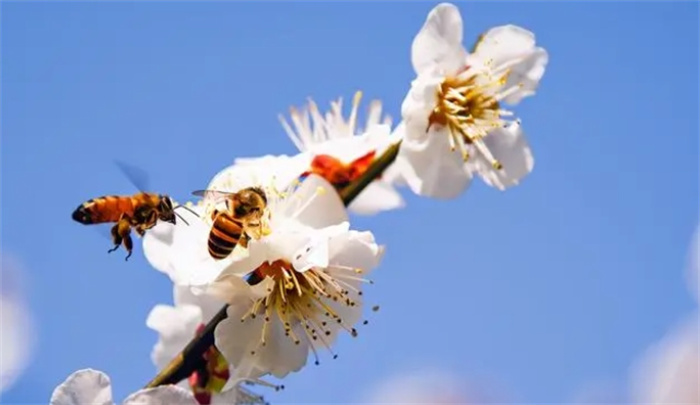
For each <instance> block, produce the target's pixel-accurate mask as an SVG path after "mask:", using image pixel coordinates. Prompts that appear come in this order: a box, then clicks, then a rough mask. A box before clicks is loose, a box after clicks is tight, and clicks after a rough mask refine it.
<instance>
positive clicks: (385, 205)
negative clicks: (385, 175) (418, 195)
mask: <svg viewBox="0 0 700 405" xmlns="http://www.w3.org/2000/svg"><path fill="white" fill-rule="evenodd" d="M405 205H406V204H405V203H404V200H403V198H402V197H401V194H400V193H399V192H398V191H396V189H394V187H392V185H391V184H389V183H387V182H385V181H382V180H377V181H374V182H372V183H371V184H370V185H369V186H367V188H365V189H364V190H363V191H362V192H361V193H360V195H358V196H357V197H356V198H355V200H354V201H353V202H352V203H351V204H350V206H349V207H348V209H349V210H350V211H352V212H354V213H355V214H360V215H373V214H376V213H378V212H381V211H390V210H395V209H398V208H403V207H404V206H405Z"/></svg>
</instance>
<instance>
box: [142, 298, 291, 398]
mask: <svg viewBox="0 0 700 405" xmlns="http://www.w3.org/2000/svg"><path fill="white" fill-rule="evenodd" d="M173 296H174V299H173V301H174V306H170V305H163V304H159V305H156V306H155V307H154V308H153V309H152V310H151V313H150V314H149V315H148V319H147V320H146V325H147V326H148V327H149V328H151V329H153V330H155V331H156V332H158V334H159V340H158V343H156V345H155V346H154V348H153V351H152V353H151V359H152V360H153V362H154V363H155V365H156V367H157V368H158V370H159V371H160V370H162V369H163V368H164V367H165V366H167V365H168V363H169V362H170V361H171V360H172V359H173V358H175V356H177V355H178V353H179V352H180V351H181V350H182V349H183V348H184V347H185V346H186V345H187V344H188V343H189V342H190V340H191V339H192V338H193V337H194V336H195V335H196V334H198V333H201V330H202V328H203V327H204V324H205V322H207V321H208V320H209V319H211V318H212V317H213V316H214V315H215V314H216V312H218V311H219V310H220V309H221V307H222V306H223V305H224V303H223V302H221V301H219V300H217V299H216V298H215V297H211V296H208V295H195V294H192V292H191V291H190V289H189V288H188V287H185V286H178V285H175V286H174V288H173ZM204 358H205V360H206V362H205V364H206V366H205V367H204V368H203V369H201V370H197V371H195V372H194V373H192V375H191V376H190V378H189V379H187V380H183V381H181V382H180V384H179V385H180V386H182V387H183V388H184V387H189V388H190V389H191V390H192V392H193V394H194V396H195V398H196V399H197V401H198V402H199V404H200V405H207V404H212V403H217V401H220V400H222V398H229V399H230V398H231V397H232V395H238V397H239V398H248V399H249V402H250V401H251V400H252V399H254V398H257V399H259V402H261V403H262V402H263V400H262V396H260V395H257V394H254V393H252V392H251V391H249V390H247V389H245V388H244V387H242V385H241V384H240V383H242V382H245V383H248V384H259V385H265V386H268V387H272V388H276V389H279V388H280V387H276V386H274V385H272V384H270V383H268V382H266V381H263V380H259V379H254V380H249V379H248V378H247V376H245V375H240V374H239V373H237V372H236V370H235V369H233V368H231V367H230V365H229V364H228V362H227V361H226V359H225V358H224V357H223V355H222V354H221V353H220V352H219V351H218V350H217V349H216V347H214V346H212V347H211V348H210V349H209V350H208V351H207V352H206V353H205V354H204ZM232 386H233V388H232ZM229 389H230V390H233V391H235V393H234V394H231V393H229V392H228V391H229ZM222 391H223V392H222Z"/></svg>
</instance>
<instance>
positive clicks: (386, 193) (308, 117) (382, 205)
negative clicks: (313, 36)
mask: <svg viewBox="0 0 700 405" xmlns="http://www.w3.org/2000/svg"><path fill="white" fill-rule="evenodd" d="M361 97H362V93H360V92H357V93H356V94H355V97H354V98H353V103H352V109H351V111H350V115H349V117H348V118H347V119H346V118H345V117H344V115H343V103H342V99H338V100H337V101H335V102H331V108H330V111H328V112H327V113H326V114H325V116H324V115H322V114H321V112H320V111H319V108H318V106H317V105H316V103H315V102H313V101H312V100H309V103H308V106H307V107H305V108H303V109H301V110H298V109H296V108H291V112H290V119H291V124H290V123H289V122H288V121H287V120H286V119H285V118H284V117H282V116H280V121H281V122H282V126H283V127H284V130H285V132H286V133H287V135H288V136H289V138H290V139H291V140H292V142H293V143H294V145H295V146H296V147H297V148H298V149H299V151H300V152H301V153H300V155H298V156H301V159H300V162H302V166H301V167H299V168H298V171H297V172H296V174H297V176H298V177H301V178H304V177H305V176H307V175H309V174H312V173H313V174H317V175H319V176H322V177H323V178H325V179H326V180H327V181H328V182H329V183H331V184H333V186H335V188H336V189H341V188H343V187H345V186H347V185H348V184H349V183H350V182H351V181H353V180H355V179H357V178H358V177H359V176H361V175H362V174H364V173H365V172H366V171H367V168H368V167H369V165H370V164H371V163H372V162H373V161H374V160H375V159H376V158H377V157H378V156H379V155H381V153H382V152H384V151H385V150H386V149H387V148H388V147H389V146H390V145H391V144H392V143H395V142H396V141H397V140H398V138H397V137H396V136H395V135H393V134H392V133H391V118H390V117H389V116H385V117H384V118H382V103H381V102H380V101H379V100H373V101H372V102H371V103H370V105H369V110H368V114H367V121H366V124H365V127H364V129H359V128H358V108H359V105H360V99H361ZM270 158H271V157H269V156H266V157H264V158H261V159H260V158H244V159H236V161H235V162H236V163H237V164H241V165H259V164H262V165H264V164H266V163H267V162H269V161H270V160H269V159H270ZM277 158H278V159H290V158H289V157H287V156H284V155H282V156H279V157H277ZM264 159H268V160H264ZM395 177H396V172H395V171H393V170H391V168H390V169H388V170H387V172H385V173H384V175H383V176H382V177H381V178H380V179H377V180H375V181H374V182H373V183H372V184H370V185H369V186H368V187H367V188H366V189H365V190H364V191H363V192H362V193H360V195H358V196H357V198H356V199H355V200H354V201H353V202H352V204H350V206H349V207H348V209H350V210H351V211H353V212H355V213H358V214H364V215H369V214H375V213H377V212H379V211H387V210H392V209H396V208H401V207H403V206H404V201H403V199H402V198H401V195H400V194H399V193H398V192H397V191H396V190H395V189H394V186H393V185H392V182H393V178H395Z"/></svg>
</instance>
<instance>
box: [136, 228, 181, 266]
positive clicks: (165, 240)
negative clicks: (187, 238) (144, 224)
mask: <svg viewBox="0 0 700 405" xmlns="http://www.w3.org/2000/svg"><path fill="white" fill-rule="evenodd" d="M176 229H177V226H176V225H173V224H171V223H168V222H158V224H156V226H154V227H153V228H151V229H149V230H148V232H146V234H145V235H144V236H143V254H144V256H146V260H148V262H149V263H150V264H151V266H153V267H154V268H155V269H156V270H158V271H160V272H162V273H165V274H171V273H172V272H173V266H172V263H171V261H170V260H171V259H172V257H171V256H170V248H171V246H172V243H173V238H174V234H175V230H176Z"/></svg>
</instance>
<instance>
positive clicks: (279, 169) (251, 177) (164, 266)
mask: <svg viewBox="0 0 700 405" xmlns="http://www.w3.org/2000/svg"><path fill="white" fill-rule="evenodd" d="M260 162H261V164H260V165H249V166H243V165H232V166H229V167H227V168H226V169H224V170H222V171H220V172H219V173H217V174H216V175H215V176H214V177H213V178H212V180H211V181H210V182H209V185H208V186H207V190H216V191H222V192H228V193H234V192H237V191H240V190H241V189H243V188H246V187H254V186H260V187H263V188H268V189H271V190H283V189H286V188H288V187H289V186H290V184H294V183H295V182H296V179H297V177H298V175H296V174H295V171H296V172H297V173H298V170H301V169H299V168H301V167H302V166H303V165H300V164H299V162H300V157H296V158H287V157H284V158H275V157H271V156H267V157H263V158H260ZM184 205H185V206H187V207H188V208H189V209H190V210H192V212H194V214H193V213H192V212H188V211H187V210H182V211H180V214H181V215H183V216H184V217H185V218H186V220H187V224H184V223H178V224H177V225H173V224H169V223H164V222H159V223H158V224H157V225H156V226H155V227H153V228H152V229H150V230H149V231H148V232H146V235H145V236H144V237H143V250H144V255H145V256H146V259H147V260H148V261H149V263H150V264H151V265H152V266H153V267H154V268H156V269H157V270H158V271H161V272H163V273H165V274H167V275H168V277H170V279H171V280H172V281H173V282H174V283H176V284H182V285H185V284H188V283H189V281H190V280H188V277H189V276H190V275H191V273H192V270H193V269H197V271H198V272H200V273H203V274H212V273H216V274H218V272H220V271H221V270H222V269H223V268H224V267H226V266H227V264H228V263H229V262H230V259H224V260H218V261H217V260H214V259H213V258H212V257H211V256H210V255H209V252H208V249H207V241H208V239H209V232H210V230H211V226H212V216H211V215H212V213H213V212H214V210H216V209H219V210H221V209H226V206H225V203H224V202H222V201H220V200H215V199H213V198H210V197H209V196H208V195H207V196H206V197H205V198H203V199H201V200H199V201H198V202H197V204H192V203H190V202H188V203H186V204H184Z"/></svg>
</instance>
